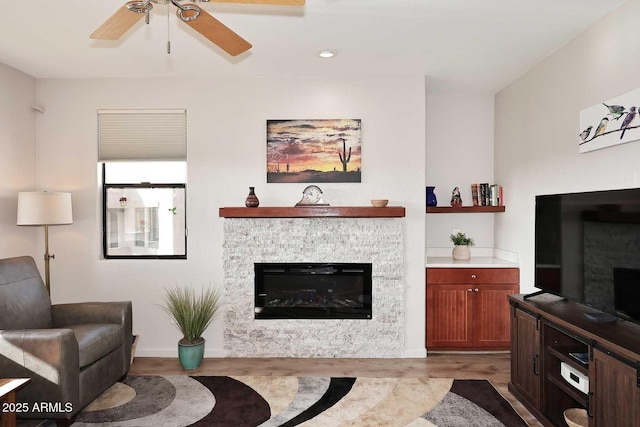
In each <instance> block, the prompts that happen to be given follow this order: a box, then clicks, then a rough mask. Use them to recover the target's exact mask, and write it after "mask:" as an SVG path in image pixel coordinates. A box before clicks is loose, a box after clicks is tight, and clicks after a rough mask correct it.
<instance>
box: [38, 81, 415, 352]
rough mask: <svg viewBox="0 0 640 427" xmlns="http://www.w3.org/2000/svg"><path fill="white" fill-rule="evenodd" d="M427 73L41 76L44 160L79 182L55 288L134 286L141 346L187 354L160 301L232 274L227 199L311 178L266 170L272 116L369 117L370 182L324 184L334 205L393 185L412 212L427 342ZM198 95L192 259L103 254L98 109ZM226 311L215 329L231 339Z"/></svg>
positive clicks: (192, 110) (392, 195) (272, 193)
mask: <svg viewBox="0 0 640 427" xmlns="http://www.w3.org/2000/svg"><path fill="white" fill-rule="evenodd" d="M424 94H425V82H424V77H421V76H416V77H406V76H401V77H369V78H360V77H358V78H355V77H354V78H331V79H322V78H282V79H257V78H256V79H237V80H229V79H226V80H219V79H215V78H211V79H200V80H186V81H185V80H153V79H145V80H143V79H112V80H42V81H39V86H38V97H39V100H40V103H41V104H42V105H43V106H44V107H45V108H46V112H45V114H44V115H42V116H41V117H40V118H39V121H38V131H39V135H40V140H41V143H40V148H39V152H38V174H39V180H40V181H41V182H47V184H48V185H50V186H51V187H52V188H53V187H55V188H56V189H57V190H60V191H70V192H72V195H73V200H74V224H73V225H72V226H66V227H58V228H57V229H56V230H55V231H56V236H52V239H54V237H55V246H56V247H55V249H56V259H55V261H54V263H53V266H52V272H51V275H52V298H53V300H54V302H62V301H82V300H132V301H133V304H134V331H135V332H136V333H139V334H141V341H140V344H139V346H138V355H141V356H143V355H147V356H175V355H176V342H177V340H178V338H179V335H178V332H177V330H175V328H174V327H173V326H172V325H171V324H170V323H169V320H168V318H167V316H166V314H165V313H163V312H162V311H161V310H160V308H158V307H157V306H156V304H158V303H159V302H160V295H161V293H162V291H163V288H164V287H166V286H169V285H173V284H175V283H179V284H195V285H200V284H208V283H211V284H212V285H213V286H220V285H221V283H222V279H223V273H222V256H221V254H222V224H223V219H222V218H219V217H218V208H219V207H222V206H243V204H244V200H245V198H246V196H247V194H248V187H249V186H255V187H256V194H257V196H258V198H259V199H260V204H261V206H293V205H294V204H295V203H296V202H297V201H299V199H300V196H301V191H302V189H303V188H304V187H305V186H306V184H266V166H265V163H266V142H265V128H266V119H282V118H360V119H362V129H363V130H362V132H363V146H362V152H363V169H362V176H363V178H362V180H363V182H362V183H361V184H322V185H320V186H321V188H322V189H323V190H324V198H325V200H326V201H327V202H329V203H330V204H332V205H338V206H339V205H369V200H370V199H372V198H388V199H390V204H391V205H403V206H405V207H406V208H407V217H406V218H405V220H404V221H405V226H406V229H405V235H406V236H407V241H406V242H405V248H406V252H405V278H406V287H405V301H406V313H407V324H406V340H405V341H406V354H407V355H408V356H423V355H424V354H425V350H424V310H425V307H424V300H425V297H424V275H425V274H424V235H425V231H424V223H425V220H424V182H425V172H424V171H425V161H424V159H425V102H424ZM100 108H187V116H188V118H187V120H188V138H189V142H188V144H189V148H188V151H189V152H188V163H189V165H188V184H187V185H188V190H187V191H188V211H187V212H188V218H187V220H188V227H189V232H190V237H189V243H188V251H189V255H188V258H189V259H188V260H186V261H184V260H183V261H180V260H175V261H157V260H108V261H105V260H102V259H101V240H100V239H101V236H100V224H101V219H100V198H99V194H100V193H99V181H98V167H97V163H96V158H97V154H96V153H97V149H96V110H97V109H100ZM221 327H222V320H221V319H218V320H217V321H216V322H215V323H214V325H213V327H211V328H210V329H209V330H208V331H207V333H206V335H205V338H207V339H208V340H209V345H208V349H207V354H209V355H219V354H221V349H222V330H221Z"/></svg>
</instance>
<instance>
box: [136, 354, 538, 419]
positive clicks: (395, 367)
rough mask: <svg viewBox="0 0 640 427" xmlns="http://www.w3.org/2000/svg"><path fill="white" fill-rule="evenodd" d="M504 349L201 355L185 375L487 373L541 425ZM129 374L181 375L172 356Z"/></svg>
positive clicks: (140, 363)
mask: <svg viewBox="0 0 640 427" xmlns="http://www.w3.org/2000/svg"><path fill="white" fill-rule="evenodd" d="M509 371H510V361H509V354H508V353H503V354H430V355H429V357H427V358H426V359H288V358H260V359H250V358H222V359H218V358H216V359H205V360H204V361H203V362H202V365H201V366H200V368H198V369H196V370H194V371H190V372H189V375H229V376H246V375H248V376H270V375H274V376H280V375H293V376H336V377H340V376H345V377H348V376H351V377H379V378H395V377H398V378H404V377H408V378H410V377H420V378H429V377H433V378H455V379H487V380H489V381H490V382H491V383H492V384H493V386H494V387H495V388H496V389H497V390H498V391H499V392H500V393H501V394H502V395H503V396H504V397H505V398H506V399H507V400H509V402H511V404H512V406H513V407H514V408H515V409H516V411H518V413H519V414H520V415H521V416H522V417H523V418H524V420H525V421H526V422H527V423H528V424H529V425H530V426H535V427H538V426H542V424H540V423H539V422H538V421H537V420H536V419H535V418H534V417H533V416H532V415H531V414H530V413H529V412H528V411H527V410H526V409H525V408H524V407H523V406H522V404H520V402H518V401H517V400H516V399H515V398H514V397H513V395H512V394H511V393H509V391H508V390H507V384H508V383H509V376H510V374H509ZM129 374H130V375H184V374H185V371H184V370H183V369H182V368H181V367H180V363H179V362H178V359H175V358H152V357H136V359H135V361H134V363H133V365H131V369H130V371H129Z"/></svg>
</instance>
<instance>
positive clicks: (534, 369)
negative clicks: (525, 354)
mask: <svg viewBox="0 0 640 427" xmlns="http://www.w3.org/2000/svg"><path fill="white" fill-rule="evenodd" d="M533 374H534V375H537V376H540V371H539V370H538V355H537V354H536V355H535V356H533Z"/></svg>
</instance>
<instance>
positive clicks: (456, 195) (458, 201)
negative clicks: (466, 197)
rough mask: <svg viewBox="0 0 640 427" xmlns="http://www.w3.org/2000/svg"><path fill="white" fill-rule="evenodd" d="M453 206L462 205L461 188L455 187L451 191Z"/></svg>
mask: <svg viewBox="0 0 640 427" xmlns="http://www.w3.org/2000/svg"><path fill="white" fill-rule="evenodd" d="M451 206H462V197H461V196H460V189H459V188H458V187H456V188H454V189H453V191H452V192H451Z"/></svg>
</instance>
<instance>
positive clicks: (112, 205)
mask: <svg viewBox="0 0 640 427" xmlns="http://www.w3.org/2000/svg"><path fill="white" fill-rule="evenodd" d="M98 146H99V158H98V161H99V162H101V163H102V183H103V196H102V199H103V200H102V202H103V203H102V206H103V212H102V221H103V239H102V240H103V254H104V257H105V258H107V259H109V258H170V259H186V257H187V225H186V111H185V110H99V111H98Z"/></svg>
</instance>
